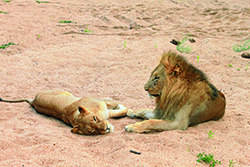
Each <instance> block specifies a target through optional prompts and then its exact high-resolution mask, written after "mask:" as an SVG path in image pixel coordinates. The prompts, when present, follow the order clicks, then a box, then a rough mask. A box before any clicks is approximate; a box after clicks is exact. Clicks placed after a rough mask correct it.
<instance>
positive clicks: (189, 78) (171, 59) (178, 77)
mask: <svg viewBox="0 0 250 167" xmlns="http://www.w3.org/2000/svg"><path fill="white" fill-rule="evenodd" d="M160 64H163V65H164V66H165V70H166V85H165V86H164V87H163V89H162V94H161V96H159V97H157V99H156V105H157V106H156V108H157V112H156V113H155V114H156V117H157V118H159V119H162V118H168V119H175V118H174V114H175V113H176V112H177V111H179V110H180V108H181V107H182V106H183V105H184V104H185V102H186V101H187V99H188V98H189V97H187V96H188V94H189V93H188V91H189V87H190V84H193V85H194V84H197V83H198V82H206V83H207V84H208V85H209V87H208V91H207V93H209V94H210V96H211V97H212V99H213V98H214V99H215V98H216V97H217V96H218V90H217V89H216V88H215V86H213V85H212V84H211V83H210V82H209V81H208V79H207V76H206V75H205V74H204V73H203V72H202V71H201V70H199V69H198V68H196V67H194V66H193V65H192V64H190V63H188V61H187V60H186V59H185V57H183V56H181V55H178V54H177V53H175V52H171V51H169V52H167V53H164V54H163V55H162V58H161V61H160ZM163 110H165V112H162V111H163Z"/></svg>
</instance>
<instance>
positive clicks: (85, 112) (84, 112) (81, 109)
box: [78, 106, 89, 115]
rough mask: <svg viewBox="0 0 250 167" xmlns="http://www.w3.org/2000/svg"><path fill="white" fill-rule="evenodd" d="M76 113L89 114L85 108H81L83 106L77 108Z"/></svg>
mask: <svg viewBox="0 0 250 167" xmlns="http://www.w3.org/2000/svg"><path fill="white" fill-rule="evenodd" d="M78 111H79V112H80V113H81V114H84V115H85V114H87V113H89V111H88V110H87V109H86V108H85V107H83V106H78Z"/></svg>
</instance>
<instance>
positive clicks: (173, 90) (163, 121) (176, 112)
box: [125, 51, 226, 133]
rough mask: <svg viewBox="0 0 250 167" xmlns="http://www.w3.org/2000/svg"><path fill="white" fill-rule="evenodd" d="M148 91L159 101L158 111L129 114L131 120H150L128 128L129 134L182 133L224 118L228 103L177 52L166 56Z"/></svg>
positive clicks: (199, 71) (153, 73) (149, 83)
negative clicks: (153, 131)
mask: <svg viewBox="0 0 250 167" xmlns="http://www.w3.org/2000/svg"><path fill="white" fill-rule="evenodd" d="M144 88H145V90H146V91H147V92H148V94H149V95H150V96H151V97H155V98H156V99H155V102H156V107H155V109H154V110H149V109H143V110H139V111H133V110H129V111H128V113H127V115H128V116H130V117H142V118H144V119H149V120H146V121H143V122H138V123H136V124H132V125H128V126H126V127H125V130H126V131H128V132H139V133H141V132H149V131H152V130H156V131H165V130H175V129H182V130H186V129H187V127H188V126H192V125H196V124H199V123H202V122H206V121H209V120H218V119H220V118H222V117H223V116H224V113H225V106H226V99H225V96H224V94H223V93H222V92H220V91H218V90H217V88H216V87H215V86H214V85H213V84H211V83H210V82H209V80H208V78H207V77H206V75H205V74H204V73H203V72H202V71H201V70H199V69H197V68H196V67H194V66H193V65H192V64H190V63H188V62H187V61H186V59H185V58H184V57H183V56H180V55H178V54H176V53H174V52H171V51H169V52H167V53H164V54H163V55H162V58H161V60H160V63H159V65H158V66H157V67H156V68H155V69H154V70H153V72H152V73H151V76H150V79H149V80H148V82H147V83H146V84H145V87H144Z"/></svg>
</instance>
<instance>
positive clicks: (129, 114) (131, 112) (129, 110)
mask: <svg viewBox="0 0 250 167" xmlns="http://www.w3.org/2000/svg"><path fill="white" fill-rule="evenodd" d="M127 116H129V117H131V118H134V117H135V115H134V114H133V110H131V109H128V111H127Z"/></svg>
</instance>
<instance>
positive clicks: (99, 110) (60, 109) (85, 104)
mask: <svg viewBox="0 0 250 167" xmlns="http://www.w3.org/2000/svg"><path fill="white" fill-rule="evenodd" d="M0 101H2V102H10V103H19V102H27V103H29V104H30V105H31V106H32V107H33V108H34V109H35V110H36V111H37V112H38V113H40V114H45V115H48V116H53V117H55V118H57V119H59V120H62V121H64V122H65V123H67V124H69V125H72V127H73V128H72V130H71V132H73V133H77V134H88V135H89V134H105V133H108V132H112V131H113V129H114V128H113V126H112V125H111V124H110V123H109V122H108V121H107V119H108V118H109V117H121V116H126V113H127V108H126V107H124V106H123V105H122V104H118V103H117V102H115V101H113V100H110V99H98V98H90V97H85V98H77V97H75V96H73V95H72V94H71V93H68V92H65V91H61V90H48V91H43V92H40V93H38V94H37V95H36V96H35V99H18V100H5V99H1V98H0Z"/></svg>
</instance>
